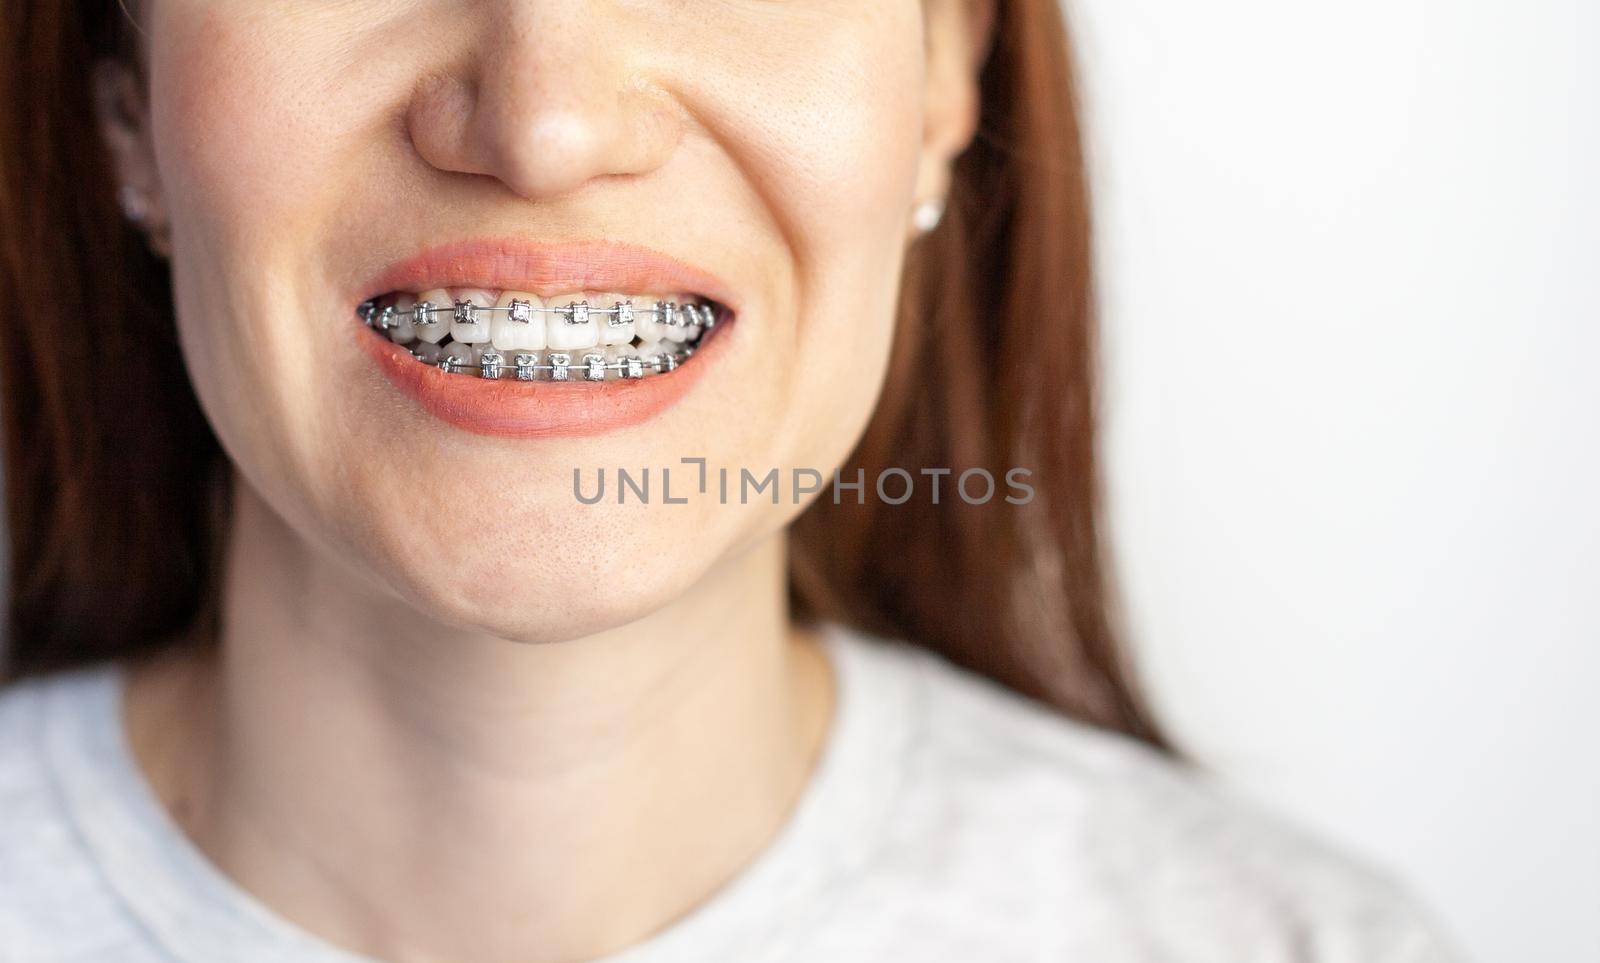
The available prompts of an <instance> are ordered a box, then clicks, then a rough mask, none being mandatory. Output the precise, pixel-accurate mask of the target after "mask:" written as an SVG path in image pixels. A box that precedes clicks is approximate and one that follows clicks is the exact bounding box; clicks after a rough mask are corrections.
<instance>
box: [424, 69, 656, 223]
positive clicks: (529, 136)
mask: <svg viewBox="0 0 1600 963" xmlns="http://www.w3.org/2000/svg"><path fill="white" fill-rule="evenodd" d="M677 116H678V115H677V112H675V111H673V110H672V109H671V105H670V102H669V101H668V100H667V98H666V96H665V95H664V94H662V93H660V92H659V91H658V90H656V89H655V88H652V87H650V86H649V85H646V84H643V83H639V82H636V81H630V80H629V79H628V77H627V76H626V71H625V65H623V64H621V63H619V62H618V61H617V60H616V58H614V57H613V58H610V59H606V60H588V61H584V62H581V63H574V62H571V61H570V58H568V62H560V61H556V60H555V59H554V58H553V57H552V56H550V54H549V52H546V51H540V50H538V49H537V44H536V43H526V44H523V49H521V50H516V51H509V50H504V49H502V50H501V51H500V52H499V53H498V55H497V56H495V57H484V58H482V59H478V60H474V61H473V62H472V64H470V65H469V66H468V68H467V70H466V71H465V72H464V74H453V75H443V76H435V77H432V78H429V79H428V80H427V81H425V82H424V83H422V84H420V85H419V86H418V88H417V90H416V92H415V94H414V95H413V98H412V101H411V104H410V108H409V110H408V113H407V124H408V127H409V132H410V136H411V140H412V143H413V144H414V145H415V147H416V149H417V152H418V153H419V154H420V155H421V156H422V157H423V159H424V160H426V161H427V162H428V163H429V164H430V165H432V166H433V167H435V168H437V169H439V170H443V171H452V172H458V173H466V174H479V175H484V176H488V177H493V178H495V179H497V180H499V181H501V182H502V183H503V184H505V186H506V187H508V188H509V189H510V190H512V191H514V192H515V193H517V194H519V195H521V196H522V197H525V198H528V199H530V200H540V199H547V198H550V197H555V196H559V195H561V194H565V193H567V192H569V191H572V190H575V189H577V188H579V187H582V186H583V185H584V184H586V183H588V182H590V181H592V180H594V179H596V178H601V177H606V176H615V175H629V174H642V173H646V172H648V171H650V170H652V169H654V168H655V167H658V166H659V165H660V164H662V163H663V162H664V161H665V159H666V157H667V156H668V155H669V154H670V153H671V151H672V148H673V146H674V145H675V144H676V143H677V141H678V139H679V137H680V136H681V124H680V123H679V122H678V121H677Z"/></svg>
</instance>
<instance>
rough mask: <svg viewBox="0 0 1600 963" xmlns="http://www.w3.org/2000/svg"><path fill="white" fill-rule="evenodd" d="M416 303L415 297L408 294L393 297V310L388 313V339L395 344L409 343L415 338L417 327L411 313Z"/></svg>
mask: <svg viewBox="0 0 1600 963" xmlns="http://www.w3.org/2000/svg"><path fill="white" fill-rule="evenodd" d="M416 303H417V299H416V298H414V297H412V296H411V295H409V294H402V295H400V296H398V297H396V298H395V299H394V311H393V312H392V313H391V314H390V315H389V340H390V341H393V342H394V343H395V344H410V343H411V342H413V341H415V340H417V328H416V325H415V324H414V323H413V318H412V313H411V312H412V309H413V308H414V307H415V306H416Z"/></svg>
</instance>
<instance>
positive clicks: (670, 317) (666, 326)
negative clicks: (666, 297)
mask: <svg viewBox="0 0 1600 963" xmlns="http://www.w3.org/2000/svg"><path fill="white" fill-rule="evenodd" d="M660 314H661V337H663V338H665V339H666V340H668V341H672V342H677V343H682V342H684V341H687V340H689V329H688V328H687V327H685V324H686V322H687V320H688V318H687V317H686V316H685V314H684V312H683V310H682V309H681V308H680V307H679V306H678V305H677V304H676V303H675V302H672V301H664V302H662V303H661V311H660Z"/></svg>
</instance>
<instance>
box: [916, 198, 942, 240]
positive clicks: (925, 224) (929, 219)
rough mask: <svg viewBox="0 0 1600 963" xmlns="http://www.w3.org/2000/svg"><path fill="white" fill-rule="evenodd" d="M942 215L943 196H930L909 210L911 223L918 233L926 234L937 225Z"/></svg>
mask: <svg viewBox="0 0 1600 963" xmlns="http://www.w3.org/2000/svg"><path fill="white" fill-rule="evenodd" d="M943 217H944V198H942V197H930V198H928V199H927V200H925V201H922V202H921V203H919V204H918V205H917V206H916V208H915V209H914V210H912V212H911V223H912V224H913V225H915V226H916V228H917V232H918V233H919V234H926V233H928V232H929V231H931V230H933V229H934V228H936V227H938V226H939V221H940V220H941V219H943Z"/></svg>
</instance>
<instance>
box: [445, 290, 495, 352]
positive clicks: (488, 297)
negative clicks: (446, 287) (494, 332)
mask: <svg viewBox="0 0 1600 963" xmlns="http://www.w3.org/2000/svg"><path fill="white" fill-rule="evenodd" d="M494 301H495V297H494V292H492V291H485V290H482V289H481V288H462V289H460V290H458V291H456V292H455V298H454V301H453V304H452V311H451V315H450V340H452V341H460V342H461V343H463V344H482V343H484V342H485V341H488V340H489V318H490V317H491V315H490V314H489V313H487V312H483V311H477V310H474V309H475V308H490V307H494Z"/></svg>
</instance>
